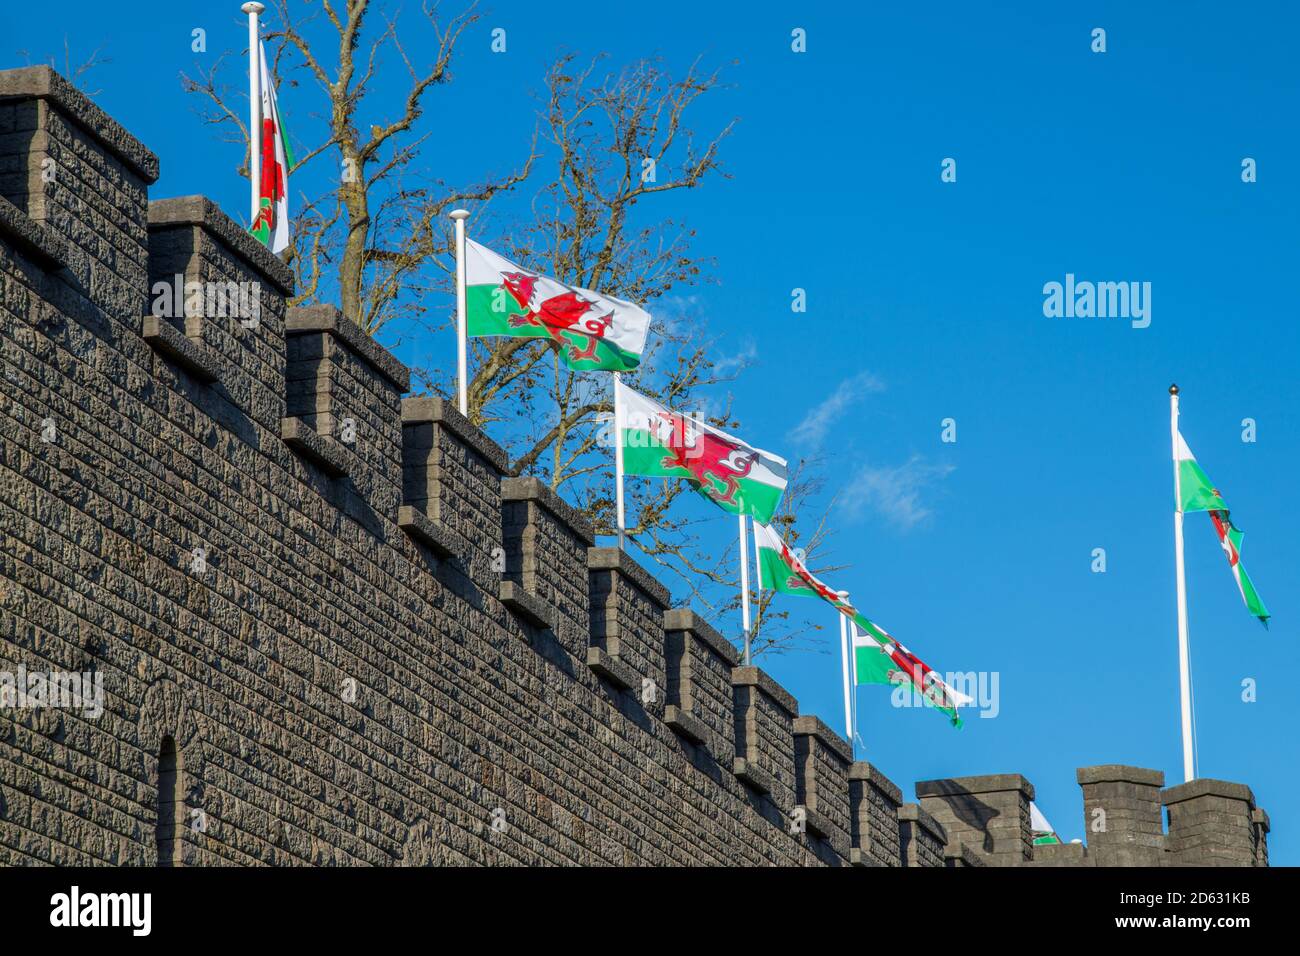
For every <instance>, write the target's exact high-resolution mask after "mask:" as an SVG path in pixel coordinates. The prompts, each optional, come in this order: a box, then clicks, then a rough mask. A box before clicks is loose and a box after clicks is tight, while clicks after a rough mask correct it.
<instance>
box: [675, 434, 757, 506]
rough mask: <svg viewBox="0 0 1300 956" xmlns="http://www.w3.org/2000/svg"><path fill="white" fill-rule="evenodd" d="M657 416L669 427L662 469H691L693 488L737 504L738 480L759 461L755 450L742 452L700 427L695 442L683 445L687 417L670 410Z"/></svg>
mask: <svg viewBox="0 0 1300 956" xmlns="http://www.w3.org/2000/svg"><path fill="white" fill-rule="evenodd" d="M659 417H660V418H661V419H663V421H664V422H666V423H667V424H668V426H669V428H670V429H671V434H670V435H669V439H668V451H669V454H668V455H667V456H665V457H664V459H663V462H662V464H663V466H664V467H665V468H683V469H685V470H686V471H688V472H690V477H689V478H687V479H686V481H687V482H688V483H689V484H690V485H691V487H693V488H694V489H695V490H696V491H700V492H703V493H704V494H706V495H708V496H709V497H710V498H712V499H713V500H714V501H716V502H718V503H719V504H730V505H736V504H739V502H737V501H736V494H737V492H739V491H740V481H739V479H741V478H744V477H745V476H746V475H748V474H749V472H750V470H751V469H752V468H753V467H754V462H756V461H758V452H750V453H749V454H748V455H746V454H744V453H743V450H742V448H741V446H740V445H739V444H737V443H736V442H733V441H729V440H727V439H726V438H723V437H721V436H720V435H714V434H712V433H711V432H707V431H705V430H704V429H702V428H699V429H696V435H695V443H694V444H693V445H690V446H688V445H687V444H686V428H687V423H686V419H685V418H684V417H683V416H681V415H676V414H674V413H672V412H659Z"/></svg>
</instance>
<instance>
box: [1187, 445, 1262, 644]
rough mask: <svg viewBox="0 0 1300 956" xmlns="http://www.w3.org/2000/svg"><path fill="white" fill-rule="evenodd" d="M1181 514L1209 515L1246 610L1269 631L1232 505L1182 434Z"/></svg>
mask: <svg viewBox="0 0 1300 956" xmlns="http://www.w3.org/2000/svg"><path fill="white" fill-rule="evenodd" d="M1178 510H1179V511H1182V512H1184V513H1186V512H1189V511H1208V512H1209V513H1210V520H1211V521H1212V522H1214V531H1215V534H1217V535H1218V536H1219V547H1221V548H1223V553H1224V554H1225V555H1227V557H1228V567H1230V568H1231V569H1232V575H1233V577H1235V578H1236V579H1237V590H1239V591H1240V592H1241V599H1242V600H1243V601H1245V602H1246V609H1247V610H1249V611H1250V613H1251V614H1253V615H1255V617H1257V618H1258V619H1259V621H1260V623H1261V624H1263V625H1264V626H1265V627H1268V619H1269V613H1268V608H1266V607H1264V602H1263V601H1262V600H1260V597H1259V594H1258V593H1256V591H1255V586H1254V585H1253V584H1251V583H1250V575H1248V574H1247V573H1246V569H1245V568H1243V567H1242V566H1241V538H1242V533H1241V532H1240V531H1239V530H1237V527H1236V526H1235V525H1234V524H1233V523H1232V520H1231V519H1230V518H1229V517H1228V503H1227V502H1226V501H1224V500H1223V496H1222V495H1220V494H1219V490H1218V489H1217V488H1215V487H1214V486H1213V485H1212V484H1211V483H1210V479H1209V477H1208V476H1207V475H1206V474H1205V472H1204V471H1203V470H1202V469H1201V466H1200V465H1198V464H1197V463H1196V458H1195V456H1193V455H1192V450H1191V449H1190V448H1188V447H1187V442H1186V441H1185V440H1184V439H1183V436H1182V433H1181V432H1179V434H1178Z"/></svg>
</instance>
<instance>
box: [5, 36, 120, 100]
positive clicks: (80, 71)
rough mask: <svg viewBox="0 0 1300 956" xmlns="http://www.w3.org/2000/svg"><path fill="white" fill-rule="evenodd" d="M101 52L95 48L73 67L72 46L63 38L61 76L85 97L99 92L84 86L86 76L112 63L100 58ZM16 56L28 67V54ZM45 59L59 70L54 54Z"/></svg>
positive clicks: (20, 52)
mask: <svg viewBox="0 0 1300 956" xmlns="http://www.w3.org/2000/svg"><path fill="white" fill-rule="evenodd" d="M101 50H103V47H98V46H97V47H95V49H93V50H91V51H90V55H89V56H87V57H86V58H85V59H84V60H82V61H81V62H80V63H78V64H76V65H75V66H74V65H73V62H72V46H71V44H70V43H69V42H68V37H67V35H66V34H65V35H64V37H63V75H64V77H65V78H66V79H67V80H69V81H70V82H71V83H72V85H73V86H75V87H76V88H77V89H79V90H81V92H83V93H85V94H86V95H87V96H98V95H99V94H100V92H101V91H100V90H98V89H95V90H92V89H89V88H88V87H87V86H86V74H88V73H89V72H90V71H91V70H93V69H95V68H96V67H98V66H106V65H107V64H109V63H112V62H113V61H112V60H111V59H110V58H108V57H106V56H100V55H99V54H100V51H101ZM18 55H19V56H21V57H22V58H23V60H24V61H26V63H27V64H28V65H29V66H30V65H31V62H32V58H31V54H30V53H28V52H27V51H26V50H19V51H18ZM45 59H46V62H48V63H49V64H50V67H51V68H52V69H55V70H57V69H58V68H59V65H58V61H57V60H56V59H55V57H54V54H50V55H49V56H48V57H46V58H45Z"/></svg>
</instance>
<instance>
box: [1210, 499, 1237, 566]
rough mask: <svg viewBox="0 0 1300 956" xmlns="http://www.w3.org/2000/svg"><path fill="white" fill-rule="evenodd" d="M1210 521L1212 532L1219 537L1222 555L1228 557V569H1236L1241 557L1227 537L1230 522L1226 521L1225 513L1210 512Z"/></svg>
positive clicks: (1226, 513)
mask: <svg viewBox="0 0 1300 956" xmlns="http://www.w3.org/2000/svg"><path fill="white" fill-rule="evenodd" d="M1210 520H1211V521H1213V522H1214V530H1215V532H1216V533H1217V534H1218V536H1219V547H1221V548H1223V553H1224V554H1226V555H1227V556H1228V565H1229V567H1236V565H1237V562H1238V561H1240V560H1241V555H1239V554H1238V553H1237V548H1236V546H1235V545H1234V544H1233V543H1232V539H1231V538H1230V537H1228V532H1229V531H1231V530H1232V522H1231V521H1230V520H1229V519H1228V512H1226V511H1211V512H1210Z"/></svg>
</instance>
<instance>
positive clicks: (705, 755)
mask: <svg viewBox="0 0 1300 956" xmlns="http://www.w3.org/2000/svg"><path fill="white" fill-rule="evenodd" d="M157 174H158V163H157V160H156V158H155V157H154V156H153V155H152V154H151V153H150V152H149V151H148V150H147V149H146V148H145V147H144V146H142V145H141V144H140V143H139V142H137V141H136V140H135V139H134V138H132V137H131V136H130V135H129V134H128V133H127V132H126V131H125V130H123V129H122V128H121V127H120V126H118V125H117V124H116V123H115V122H114V121H113V120H112V119H111V118H109V117H108V116H106V115H105V114H104V113H102V112H101V111H100V110H99V109H98V108H97V107H95V106H94V105H93V104H92V103H90V101H89V100H87V99H86V98H85V97H84V96H82V95H81V94H80V93H79V92H77V91H76V90H74V89H73V88H71V87H70V86H69V85H68V84H67V83H66V81H64V80H63V79H62V78H61V77H59V76H58V75H57V74H55V73H53V72H52V71H50V70H48V69H46V68H40V67H38V68H29V69H22V70H12V71H7V72H0V365H2V369H3V374H2V375H0V536H2V538H0V540H2V541H3V544H2V545H0V673H6V674H15V673H17V672H19V671H20V670H24V671H26V672H28V673H37V672H75V673H78V674H92V675H94V677H95V679H97V680H102V687H103V692H104V699H105V706H104V711H103V713H102V714H100V715H97V716H92V715H91V714H88V713H86V712H84V711H83V710H80V709H78V708H75V707H73V708H69V707H63V708H49V707H41V708H22V707H12V706H11V707H3V706H0V864H35V863H52V864H106V865H154V864H160V863H161V864H164V865H176V864H186V865H194V864H272V865H286V864H348V865H394V864H406V865H419V864H506V863H517V864H615V865H622V864H652V865H683V864H731V865H759V864H782V865H814V864H828V865H847V864H860V865H881V866H900V865H903V866H970V865H989V864H992V865H999V864H1015V865H1019V864H1027V863H1033V864H1039V863H1053V862H1054V863H1056V864H1058V865H1060V864H1067V863H1068V864H1076V865H1077V864H1088V863H1100V864H1103V865H1104V864H1107V863H1121V864H1122V863H1134V862H1150V861H1151V860H1154V861H1156V862H1159V863H1166V862H1218V863H1224V864H1235V865H1243V864H1244V865H1265V864H1266V863H1267V849H1266V834H1267V832H1268V826H1269V824H1268V818H1267V815H1266V814H1264V813H1263V811H1262V810H1259V809H1258V808H1256V807H1255V804H1254V799H1253V796H1252V795H1251V794H1250V791H1249V790H1248V789H1247V788H1245V787H1243V786H1241V785H1240V784H1227V783H1222V782H1218V781H1196V782H1194V783H1193V784H1188V785H1185V786H1184V787H1175V788H1172V789H1171V790H1166V791H1163V796H1162V792H1161V791H1160V790H1159V786H1160V784H1159V783H1158V782H1157V783H1152V782H1151V780H1152V776H1151V775H1153V774H1154V776H1159V774H1155V773H1154V772H1153V771H1138V770H1136V769H1135V768H1085V770H1081V771H1080V783H1081V785H1083V787H1084V793H1085V816H1086V817H1087V813H1088V811H1089V809H1090V808H1093V809H1095V807H1094V804H1096V805H1100V806H1103V807H1110V813H1109V819H1110V820H1111V821H1112V823H1111V826H1112V828H1113V829H1110V830H1107V831H1105V833H1107V834H1109V836H1102V837H1100V838H1094V837H1093V836H1091V835H1090V844H1091V845H1090V846H1089V847H1088V849H1087V850H1085V849H1084V848H1083V847H1081V846H1079V847H1055V848H1041V847H1039V848H1035V847H1034V846H1033V845H1032V841H1031V839H1030V835H1029V832H1028V809H1027V808H1028V802H1027V801H1028V800H1029V799H1030V798H1032V790H1033V788H1032V786H1030V785H1029V784H1028V783H1027V782H1026V781H1024V780H1023V778H1019V777H1017V776H1015V775H1000V776H997V777H981V778H963V779H959V780H948V781H929V782H926V783H922V784H918V785H917V798H918V803H915V804H909V803H904V801H903V797H902V792H901V791H900V789H899V788H898V787H897V786H896V785H895V784H893V783H892V782H891V781H890V780H888V778H886V777H885V776H884V775H883V774H882V773H881V772H880V771H879V770H878V769H877V768H875V767H872V766H871V765H869V764H866V763H864V762H861V761H859V762H854V761H853V759H852V753H851V751H850V749H849V747H848V745H847V743H846V742H845V741H844V740H843V739H842V738H841V737H839V736H838V735H837V734H835V733H834V732H833V731H831V730H830V729H829V728H827V727H826V726H825V724H823V723H822V722H821V721H819V720H817V719H816V718H814V717H809V716H801V715H800V714H799V706H798V703H797V701H795V700H794V698H793V697H791V695H790V694H789V693H787V692H786V691H785V690H784V689H783V688H782V687H781V686H780V685H779V684H777V683H776V682H775V681H773V680H772V679H771V677H770V676H768V675H767V674H766V673H764V672H763V671H762V670H761V669H760V668H757V667H740V666H737V665H738V661H737V657H736V652H735V649H734V647H733V646H732V645H731V644H730V643H729V642H728V641H727V640H725V639H724V638H722V637H721V636H720V635H719V634H718V633H717V632H716V631H714V630H713V629H712V628H711V627H709V625H708V624H706V623H705V622H703V621H702V620H701V619H700V618H699V617H697V616H696V615H695V614H694V613H692V612H691V611H690V610H689V609H685V608H676V607H673V606H672V602H671V600H670V595H669V593H668V591H667V589H665V588H664V587H663V585H662V584H660V583H659V582H658V581H657V580H655V578H654V577H652V576H651V575H650V574H649V573H647V572H646V570H645V569H644V568H642V567H641V566H639V565H638V564H637V563H635V562H634V561H633V560H631V559H630V558H629V557H628V556H627V555H626V554H624V553H622V552H619V551H617V550H615V549H611V548H606V547H597V546H596V541H595V538H594V536H593V534H592V531H591V529H590V527H589V526H588V525H587V524H586V523H585V521H584V520H583V519H582V517H581V516H580V515H578V514H577V513H576V512H574V511H573V509H572V508H570V507H569V506H568V505H567V504H565V502H563V501H562V500H561V499H559V498H558V497H557V496H556V495H555V494H554V493H553V492H552V491H551V490H550V489H549V488H547V487H546V486H545V485H543V484H542V483H540V482H538V481H536V480H535V479H532V478H528V477H518V476H514V475H512V474H511V473H510V468H509V462H508V460H507V457H506V455H505V453H504V452H503V451H502V449H501V448H500V447H499V446H497V445H496V444H495V443H494V442H492V440H491V439H490V438H488V437H487V436H486V435H484V434H483V433H482V432H481V431H479V430H478V429H476V428H474V427H473V426H472V425H470V424H469V423H468V422H467V421H466V420H465V419H464V418H462V417H461V416H460V415H459V414H458V413H457V412H456V411H455V410H454V409H453V408H452V407H451V406H450V405H449V404H447V403H444V402H443V401H441V400H440V399H438V398H437V397H416V398H404V397H403V395H404V393H405V392H406V391H407V390H408V387H409V376H408V373H407V370H406V369H405V368H404V367H403V366H402V365H401V364H400V363H399V362H398V361H396V360H395V359H394V358H393V357H392V356H391V355H390V354H389V353H388V352H386V351H384V350H383V349H382V348H380V347H379V346H378V345H376V344H375V343H374V342H373V341H372V340H371V339H370V338H368V337H367V336H365V335H364V334H363V333H361V332H360V331H359V330H358V329H357V327H356V326H355V325H353V324H352V323H351V322H350V321H349V320H347V319H346V318H345V317H343V316H341V315H339V314H338V313H337V312H336V311H335V310H334V309H331V308H328V307H320V306H317V307H311V308H289V307H287V305H286V297H287V296H290V295H291V294H292V290H293V281H292V276H291V275H290V273H289V271H288V269H287V268H286V267H285V266H284V265H283V264H282V263H281V262H280V261H279V260H277V259H276V258H274V257H272V256H271V255H270V254H268V253H267V251H266V250H265V249H264V248H263V247H262V246H261V245H259V244H258V243H257V242H255V241H254V240H252V239H251V238H250V237H249V236H248V235H247V234H246V233H245V232H244V231H243V230H242V229H241V228H240V227H239V226H238V225H237V224H236V223H234V222H233V221H232V220H230V219H229V218H227V217H226V216H225V215H223V214H222V213H221V212H220V211H219V210H217V209H216V208H215V207H214V206H213V205H212V204H211V203H210V202H208V201H207V200H205V199H203V198H201V197H188V198H182V199H167V200H161V201H152V202H151V201H150V200H149V198H148V187H149V185H150V184H151V183H153V182H154V181H155V180H156V178H157ZM177 276H179V277H181V281H182V282H198V283H205V284H207V286H208V287H210V286H212V285H214V284H216V285H221V284H225V283H245V284H248V283H252V284H255V285H256V287H257V288H258V289H259V290H260V297H259V299H258V302H259V308H258V310H257V314H256V316H255V321H253V320H250V319H249V318H248V316H246V315H240V316H234V315H223V316H215V317H214V316H210V315H204V316H194V315H189V316H187V315H185V314H183V310H182V311H181V312H180V313H173V314H167V313H166V312H165V311H164V312H163V313H162V314H160V313H159V310H158V309H155V308H154V307H153V306H154V299H155V289H156V284H157V283H160V282H164V283H170V282H173V281H174V280H175V277H177ZM231 288H236V287H235V286H231ZM0 692H3V686H2V685H0ZM1085 774H1086V780H1085ZM1142 774H1146V775H1148V776H1146V777H1143V776H1141V775H1142ZM1089 788H1091V789H1089ZM1160 799H1163V800H1164V802H1165V803H1166V804H1167V805H1168V806H1169V811H1168V812H1169V820H1170V824H1171V831H1170V833H1169V834H1168V835H1165V834H1163V833H1162V832H1160V831H1161V830H1162V827H1161V819H1160V818H1161V812H1160V806H1159V803H1153V801H1159V800H1160ZM1090 800H1091V801H1093V803H1088V801H1090ZM1086 822H1087V821H1086ZM1045 849H1047V850H1050V852H1040V851H1044V850H1045Z"/></svg>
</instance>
